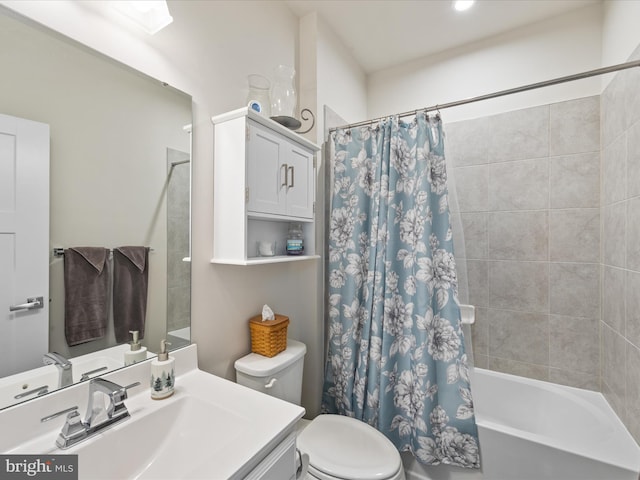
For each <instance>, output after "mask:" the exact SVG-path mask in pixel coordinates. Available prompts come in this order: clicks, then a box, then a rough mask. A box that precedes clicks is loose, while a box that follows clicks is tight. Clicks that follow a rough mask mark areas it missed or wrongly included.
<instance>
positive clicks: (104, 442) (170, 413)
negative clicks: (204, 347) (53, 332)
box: [0, 345, 304, 479]
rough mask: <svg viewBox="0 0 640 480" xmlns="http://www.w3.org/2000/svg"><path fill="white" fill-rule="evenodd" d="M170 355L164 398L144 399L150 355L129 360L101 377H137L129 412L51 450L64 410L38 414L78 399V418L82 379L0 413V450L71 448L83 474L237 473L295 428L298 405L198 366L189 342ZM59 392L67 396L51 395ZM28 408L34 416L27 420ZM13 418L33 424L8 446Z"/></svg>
mask: <svg viewBox="0 0 640 480" xmlns="http://www.w3.org/2000/svg"><path fill="white" fill-rule="evenodd" d="M171 355H172V356H174V357H175V358H176V391H175V393H174V394H173V395H172V396H171V397H169V398H166V399H163V400H151V399H150V397H149V387H148V386H147V385H148V383H149V369H150V366H149V361H147V362H143V363H140V364H136V365H133V366H131V367H128V368H125V369H122V370H119V371H117V372H113V374H109V375H106V376H105V378H108V379H109V380H111V381H114V382H116V383H119V384H120V385H128V384H130V383H133V382H135V381H140V382H141V383H142V385H141V386H139V387H135V388H133V389H131V390H130V391H129V398H128V399H127V400H126V401H125V404H126V406H127V408H128V410H129V412H130V414H131V417H130V418H129V419H127V420H126V421H124V422H122V423H120V424H117V425H115V426H113V427H111V428H109V429H106V430H105V431H104V432H103V433H100V434H98V435H96V436H95V437H92V438H91V439H88V440H86V441H84V442H82V443H79V444H77V445H75V446H73V447H71V448H69V449H67V450H59V449H57V448H56V447H55V439H56V437H57V435H58V432H59V431H60V428H61V427H62V425H63V424H64V416H62V417H61V418H59V419H55V420H53V421H51V422H47V423H45V424H39V420H40V417H42V416H44V415H46V414H48V413H51V412H55V411H58V410H60V409H62V408H65V407H68V406H69V404H73V405H76V404H77V405H79V406H80V413H81V414H82V415H83V416H84V409H85V405H86V398H87V395H88V386H87V385H86V383H88V382H83V383H82V384H79V385H77V386H73V387H69V388H66V389H63V390H60V391H59V392H55V393H52V394H50V395H47V396H46V397H43V398H41V399H37V400H33V401H29V402H26V403H24V404H21V405H17V406H15V407H10V408H9V409H5V410H2V411H0V428H2V431H3V437H5V438H4V441H2V443H3V444H4V445H2V444H0V451H3V452H4V453H16V454H18V453H19V454H50V455H56V454H73V453H77V454H78V455H79V469H78V470H79V474H80V478H83V479H84V478H108V477H111V478H114V475H115V476H117V478H140V479H144V478H160V477H158V475H162V478H172V479H178V478H184V479H191V478H221V479H222V478H225V479H236V478H237V479H240V478H244V477H245V476H246V475H247V474H248V473H249V472H251V470H253V469H254V468H255V467H256V465H258V464H259V463H260V462H261V461H262V460H263V459H264V458H265V457H266V456H267V455H268V454H269V453H270V452H271V451H272V450H274V448H276V447H277V446H278V445H280V444H281V443H282V442H283V441H284V440H285V439H287V437H291V435H292V434H293V433H294V432H295V426H296V423H297V421H298V420H299V419H300V418H302V416H303V415H304V409H303V408H302V407H300V406H297V405H294V404H291V403H288V402H284V401H282V400H279V399H276V398H274V397H270V396H268V395H264V394H262V393H260V392H257V391H254V390H251V389H249V388H246V387H244V386H241V385H238V384H236V383H234V382H231V381H229V380H226V379H223V378H220V377H217V376H215V375H211V374H208V373H206V372H203V371H202V370H199V369H198V368H197V366H196V361H195V359H196V346H195V345H191V346H189V347H185V348H184V349H181V350H177V351H175V352H172V353H171ZM74 389H75V390H77V391H76V392H73V390H74ZM74 394H75V395H74ZM60 395H64V396H66V397H67V398H66V399H64V400H62V399H60V398H56V397H57V396H60ZM72 395H74V397H75V398H72ZM35 404H40V405H35ZM60 407H62V408H60ZM9 412H12V414H10V413H9ZM36 412H38V413H36ZM34 414H35V416H36V417H37V418H36V419H35V420H37V422H34V421H33V420H34V419H33V418H32V417H33V416H34ZM18 417H21V418H22V419H23V420H24V419H26V420H28V422H27V424H31V425H33V426H34V428H35V427H36V426H37V428H35V431H34V432H33V434H32V435H30V436H26V437H25V436H24V435H22V438H21V436H20V435H18V434H17V433H18V431H17V430H16V432H15V433H16V434H17V435H16V437H17V438H16V441H15V442H10V443H13V445H11V444H10V443H7V440H6V437H7V435H4V434H8V436H11V432H12V430H13V429H14V428H18V426H19V425H20V424H21V420H20V418H18ZM48 424H50V425H48ZM24 426H25V425H24V424H23V425H22V427H23V428H24ZM7 447H8V448H7ZM83 472H84V473H83Z"/></svg>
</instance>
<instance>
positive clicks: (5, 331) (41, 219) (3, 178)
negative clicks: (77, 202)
mask: <svg viewBox="0 0 640 480" xmlns="http://www.w3.org/2000/svg"><path fill="white" fill-rule="evenodd" d="M48 249H49V125H46V124H44V123H39V122H33V121H30V120H24V119H21V118H17V117H11V116H9V115H3V114H0V351H1V352H3V361H2V362H0V377H4V376H7V375H12V374H14V373H17V372H22V371H24V370H27V369H31V368H35V367H39V366H42V356H43V355H44V354H45V353H47V351H48V348H49V254H48Z"/></svg>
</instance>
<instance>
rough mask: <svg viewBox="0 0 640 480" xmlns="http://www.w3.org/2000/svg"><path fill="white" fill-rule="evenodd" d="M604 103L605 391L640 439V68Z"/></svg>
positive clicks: (618, 79)
mask: <svg viewBox="0 0 640 480" xmlns="http://www.w3.org/2000/svg"><path fill="white" fill-rule="evenodd" d="M637 59H640V48H639V49H638V50H636V53H635V54H634V55H633V56H632V58H631V60H637ZM601 108H602V181H601V185H602V188H601V190H602V203H601V213H600V214H601V217H602V286H603V288H602V323H601V332H602V340H601V341H602V348H601V349H602V392H603V393H604V395H605V397H606V398H607V400H608V401H609V403H610V404H611V406H612V407H613V409H614V410H615V411H616V413H617V414H618V415H619V416H620V418H621V419H622V421H623V422H624V423H625V425H626V426H627V428H628V429H629V431H630V432H631V433H632V434H633V435H634V437H635V439H636V441H638V442H640V69H638V68H634V69H632V70H625V71H622V72H619V73H617V74H616V76H615V78H614V80H613V81H612V82H611V83H610V84H609V86H608V87H607V88H606V89H605V91H604V92H603V94H602V97H601Z"/></svg>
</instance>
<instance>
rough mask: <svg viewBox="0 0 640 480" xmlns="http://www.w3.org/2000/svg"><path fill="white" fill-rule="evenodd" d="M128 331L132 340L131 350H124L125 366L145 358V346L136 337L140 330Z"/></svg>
mask: <svg viewBox="0 0 640 480" xmlns="http://www.w3.org/2000/svg"><path fill="white" fill-rule="evenodd" d="M129 333H130V334H131V335H132V336H133V341H132V342H131V350H127V351H126V352H124V365H125V367H126V366H127V365H133V364H134V363H138V362H142V361H143V360H146V359H147V347H143V346H142V345H141V344H140V340H139V339H138V337H139V335H140V332H138V330H130V331H129Z"/></svg>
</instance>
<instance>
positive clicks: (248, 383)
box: [234, 339, 307, 405]
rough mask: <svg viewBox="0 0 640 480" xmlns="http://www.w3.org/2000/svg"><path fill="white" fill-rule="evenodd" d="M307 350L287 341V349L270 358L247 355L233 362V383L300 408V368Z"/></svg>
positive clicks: (301, 344)
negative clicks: (234, 380) (234, 377)
mask: <svg viewBox="0 0 640 480" xmlns="http://www.w3.org/2000/svg"><path fill="white" fill-rule="evenodd" d="M306 351H307V347H306V345H305V344H304V343H301V342H297V341H295V340H291V339H287V348H286V349H285V350H284V351H282V352H280V353H279V354H277V355H276V356H274V357H270V358H269V357H265V356H263V355H259V354H257V353H250V354H249V355H245V356H244V357H242V358H239V359H238V360H236V362H235V364H234V366H235V369H236V382H237V383H239V384H240V385H244V386H245V387H249V388H252V389H254V390H258V391H259V392H262V393H266V394H267V395H271V396H273V397H277V398H280V399H282V400H286V401H287V402H291V403H295V404H296V405H300V398H301V396H302V367H303V365H304V354H305V353H306Z"/></svg>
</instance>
